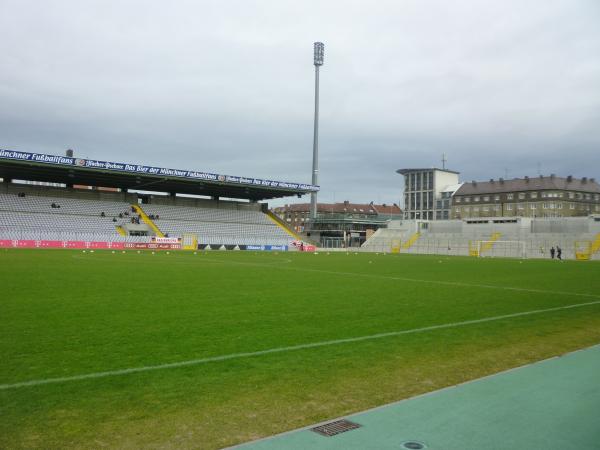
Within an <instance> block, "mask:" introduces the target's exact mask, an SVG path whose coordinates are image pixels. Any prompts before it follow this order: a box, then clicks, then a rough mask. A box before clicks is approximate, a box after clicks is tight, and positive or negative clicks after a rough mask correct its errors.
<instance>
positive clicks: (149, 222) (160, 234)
mask: <svg viewBox="0 0 600 450" xmlns="http://www.w3.org/2000/svg"><path fill="white" fill-rule="evenodd" d="M131 206H133V208H134V209H135V210H136V212H137V213H138V214H139V215H140V217H141V218H142V220H143V221H144V223H145V224H146V225H148V226H149V227H150V228H151V229H152V231H154V233H155V234H156V235H157V236H158V237H165V235H164V234H163V232H162V231H160V230H159V229H158V227H157V226H156V224H155V223H154V222H152V220H150V217H148V214H146V213H145V212H144V210H143V209H142V208H141V207H140V206H139V205H131Z"/></svg>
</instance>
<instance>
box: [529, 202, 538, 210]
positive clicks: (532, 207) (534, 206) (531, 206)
mask: <svg viewBox="0 0 600 450" xmlns="http://www.w3.org/2000/svg"><path fill="white" fill-rule="evenodd" d="M529 208H530V209H536V208H537V205H536V204H535V203H531V204H530V205H529Z"/></svg>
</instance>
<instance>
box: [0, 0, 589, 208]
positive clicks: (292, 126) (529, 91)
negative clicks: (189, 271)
mask: <svg viewBox="0 0 600 450" xmlns="http://www.w3.org/2000/svg"><path fill="white" fill-rule="evenodd" d="M599 19H600V7H599V6H598V3H597V2H595V1H591V0H589V1H586V0H575V1H571V0H554V1H543V0H525V1H522V0H521V1H517V0H510V1H505V2H496V1H483V2H479V1H477V2H476V1H456V2H445V1H417V0H411V1H378V2H361V1H351V2H347V1H345V2H341V1H331V2H316V1H307V2H291V1H280V2H268V1H225V2H177V3H176V4H174V5H166V4H164V2H163V3H161V2H157V1H147V2H141V1H135V2H134V1H131V2H99V1H97V2H92V1H90V2H68V1H49V2H43V3H40V2H33V1H10V0H4V1H3V2H2V3H1V4H0V29H2V36H3V39H1V40H0V52H1V54H2V55H3V58H2V59H1V60H0V136H2V139H1V141H0V146H1V147H6V148H14V149H17V150H36V151H45V152H48V153H59V152H62V151H63V150H64V149H65V148H67V147H72V148H74V149H75V150H76V151H77V153H78V154H80V155H82V156H89V157H94V158H99V159H109V160H125V161H132V162H143V163H148V164H156V165H164V166H174V167H193V168H197V169H202V170H211V171H218V172H225V173H231V174H236V175H247V176H257V177H267V178H281V179H286V180H290V181H302V182H307V181H309V180H310V168H311V154H312V153H311V151H312V113H313V67H312V65H311V62H312V42H313V41H315V40H322V41H324V42H325V45H326V48H325V54H326V56H325V66H324V67H323V69H322V72H321V74H322V76H321V83H322V84H321V94H322V96H321V140H320V155H321V171H320V184H321V186H322V192H321V194H320V198H321V199H322V200H324V201H331V200H332V199H333V198H334V197H335V199H336V200H338V201H339V200H343V199H348V200H353V201H364V202H368V201H371V200H374V201H381V202H387V203H393V202H397V201H398V199H400V198H401V185H402V177H400V176H399V175H397V174H396V173H395V170H396V169H397V168H400V167H409V166H420V167H421V166H425V167H427V166H439V165H440V158H441V154H442V152H445V153H446V154H447V155H448V159H449V162H448V164H449V166H450V167H451V168H453V169H455V170H458V171H460V172H461V173H462V177H463V178H464V179H466V180H470V179H488V178H497V177H500V176H504V174H505V169H507V170H508V173H509V174H510V176H522V175H525V174H530V175H531V174H535V173H537V170H538V163H539V164H540V165H541V168H542V171H543V172H544V173H557V174H573V175H575V176H596V177H597V178H600V174H598V173H597V172H598V167H599V165H600V152H598V148H599V146H600V132H599V131H598V129H599V127H598V123H599V122H598V119H599V118H600V82H599V81H598V80H600V62H599V60H598V58H597V55H598V54H600V31H599V30H600V29H599V28H598V27H597V24H598V23H599ZM283 201H284V202H289V201H294V199H285V200H283Z"/></svg>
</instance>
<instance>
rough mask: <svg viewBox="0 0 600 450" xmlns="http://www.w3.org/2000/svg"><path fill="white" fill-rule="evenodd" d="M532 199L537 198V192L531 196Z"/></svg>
mask: <svg viewBox="0 0 600 450" xmlns="http://www.w3.org/2000/svg"><path fill="white" fill-rule="evenodd" d="M529 196H530V197H531V198H537V192H532V193H530V194H529Z"/></svg>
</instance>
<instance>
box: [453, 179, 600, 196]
mask: <svg viewBox="0 0 600 450" xmlns="http://www.w3.org/2000/svg"><path fill="white" fill-rule="evenodd" d="M547 189H556V190H565V191H581V192H594V193H600V185H598V183H596V181H595V180H594V178H573V177H567V178H562V177H557V176H554V175H550V176H549V177H544V176H539V177H534V178H515V179H514V180H503V179H502V178H500V179H499V180H497V181H496V180H490V181H472V182H470V183H463V185H462V186H461V187H460V189H458V190H457V191H456V192H455V194H454V195H472V194H496V193H501V192H516V191H537V190H547Z"/></svg>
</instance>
